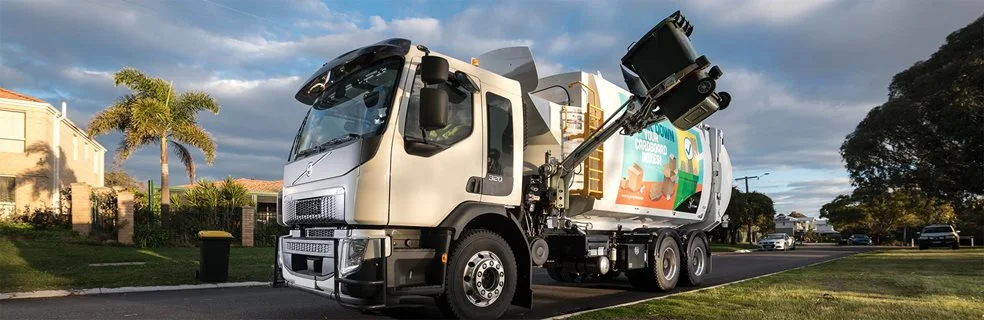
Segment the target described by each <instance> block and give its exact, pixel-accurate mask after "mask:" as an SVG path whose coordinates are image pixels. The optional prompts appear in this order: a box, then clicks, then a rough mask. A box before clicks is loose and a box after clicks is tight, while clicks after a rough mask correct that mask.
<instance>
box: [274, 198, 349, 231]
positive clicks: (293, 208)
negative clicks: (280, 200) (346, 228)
mask: <svg viewBox="0 0 984 320" xmlns="http://www.w3.org/2000/svg"><path fill="white" fill-rule="evenodd" d="M283 209H284V223H287V224H313V225H317V224H330V223H338V222H343V221H344V219H345V195H344V194H336V195H327V196H320V197H313V198H305V199H298V200H292V201H285V203H284V206H283Z"/></svg>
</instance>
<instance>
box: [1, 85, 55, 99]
mask: <svg viewBox="0 0 984 320" xmlns="http://www.w3.org/2000/svg"><path fill="white" fill-rule="evenodd" d="M0 98H4V99H13V100H23V101H30V102H40V103H46V102H45V101H44V100H41V99H38V98H35V97H32V96H29V95H26V94H23V93H20V92H17V91H13V90H10V89H7V88H3V87H0Z"/></svg>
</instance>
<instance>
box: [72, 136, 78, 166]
mask: <svg viewBox="0 0 984 320" xmlns="http://www.w3.org/2000/svg"><path fill="white" fill-rule="evenodd" d="M78 159H79V135H77V134H73V135H72V160H78Z"/></svg>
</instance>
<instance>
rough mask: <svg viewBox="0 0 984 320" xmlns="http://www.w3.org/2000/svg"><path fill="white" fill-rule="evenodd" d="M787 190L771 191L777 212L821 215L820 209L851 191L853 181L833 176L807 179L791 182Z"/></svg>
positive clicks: (770, 194)
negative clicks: (821, 178)
mask: <svg viewBox="0 0 984 320" xmlns="http://www.w3.org/2000/svg"><path fill="white" fill-rule="evenodd" d="M787 188H788V189H787V190H785V191H780V192H771V193H769V196H771V197H772V199H773V201H774V202H775V205H776V212H777V213H789V212H792V211H798V212H801V213H803V214H806V215H810V216H814V217H819V215H820V213H819V209H820V207H821V206H823V205H824V204H827V203H829V202H830V201H831V200H833V199H834V198H835V197H837V196H838V195H841V194H850V193H851V190H852V188H851V182H850V180H849V179H848V178H832V179H825V180H807V181H797V182H791V183H789V184H788V185H787Z"/></svg>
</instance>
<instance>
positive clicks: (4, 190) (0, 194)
mask: <svg viewBox="0 0 984 320" xmlns="http://www.w3.org/2000/svg"><path fill="white" fill-rule="evenodd" d="M16 190H17V180H16V179H15V178H14V177H10V176H0V204H5V203H14V200H15V199H14V198H15V194H16Z"/></svg>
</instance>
